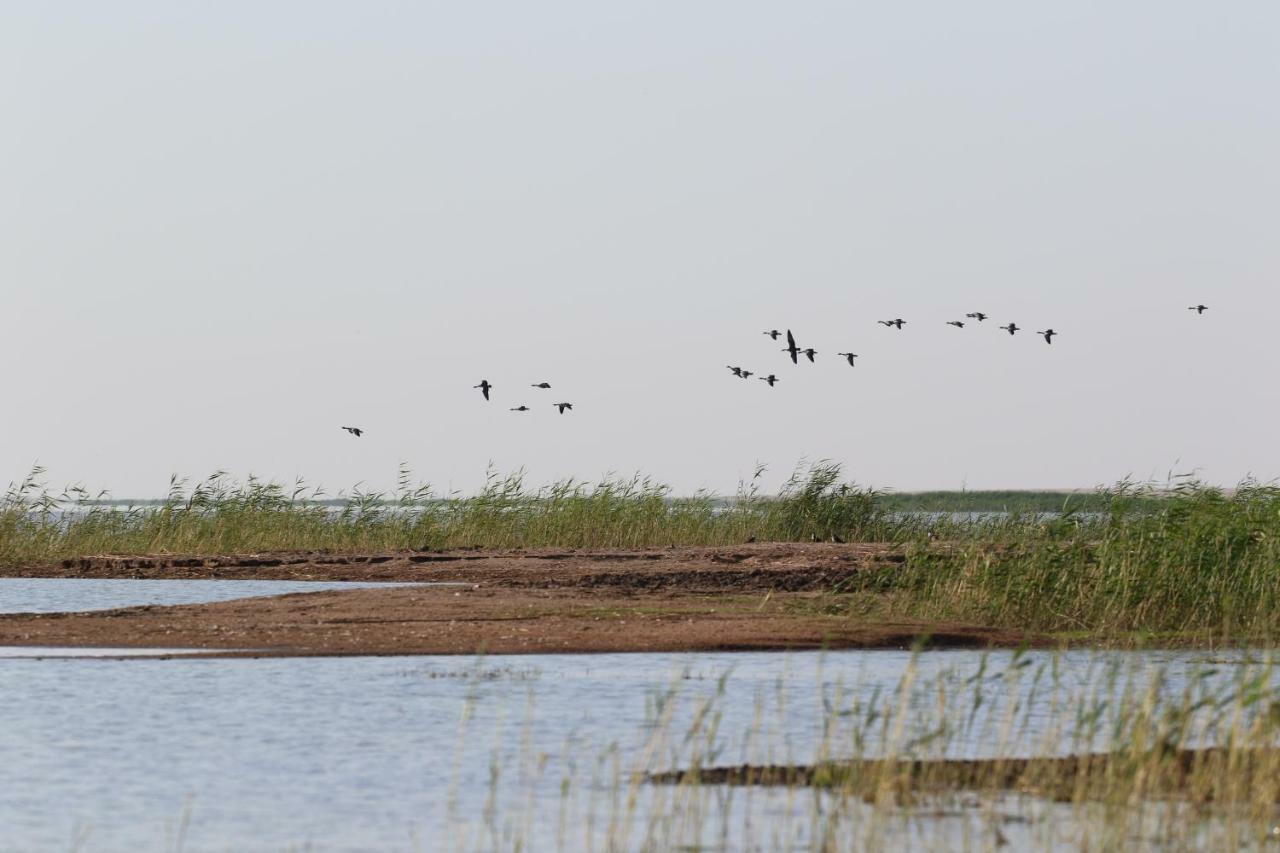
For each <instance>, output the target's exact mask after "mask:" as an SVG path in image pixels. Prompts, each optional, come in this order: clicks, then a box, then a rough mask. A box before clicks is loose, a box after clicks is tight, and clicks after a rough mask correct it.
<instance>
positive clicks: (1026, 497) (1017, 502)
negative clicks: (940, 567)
mask: <svg viewBox="0 0 1280 853" xmlns="http://www.w3.org/2000/svg"><path fill="white" fill-rule="evenodd" d="M878 494H879V496H880V500H881V502H882V503H883V505H884V506H885V507H887V508H889V509H892V510H895V511H898V512H1039V513H1052V512H1062V511H1063V509H1064V508H1065V507H1068V506H1070V507H1074V508H1075V509H1076V511H1084V512H1100V511H1102V510H1104V509H1105V508H1106V506H1107V502H1108V500H1109V497H1108V495H1107V494H1106V493H1105V491H1099V490H1084V489H1081V490H1070V491H1054V490H1047V491H1038V490H1031V489H1027V490H1020V489H1004V490H997V489H993V490H986V491H983V490H978V491H946V490H937V491H923V492H896V491H883V492H879V493H878ZM664 499H665V500H666V501H667V502H668V503H676V502H679V501H681V500H686V498H680V497H672V496H665V497H664ZM688 499H689V500H709V501H710V502H711V503H712V504H713V505H715V506H719V507H724V508H728V507H732V506H733V505H734V504H735V503H736V502H737V501H738V498H737V497H736V496H733V495H717V496H712V497H707V498H697V497H695V498H688ZM450 500H466V498H462V497H455V498H435V499H430V500H427V501H424V502H423V503H422V504H420V505H422V506H426V505H429V504H433V503H444V502H447V501H450ZM759 500H768V496H761V497H760V498H759ZM309 502H310V503H314V504H316V505H318V506H326V507H343V506H346V505H347V504H349V503H350V502H351V498H348V497H332V498H315V499H310V501H309ZM378 502H379V503H380V504H381V505H383V506H399V505H400V502H399V501H397V500H395V499H392V498H386V497H383V498H381V499H379V501H378ZM167 503H169V499H168V498H90V499H87V500H84V501H80V502H79V505H80V506H86V507H91V506H110V507H130V506H137V507H156V506H164V505H165V504H167Z"/></svg>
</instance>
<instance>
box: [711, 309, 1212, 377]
mask: <svg viewBox="0 0 1280 853" xmlns="http://www.w3.org/2000/svg"><path fill="white" fill-rule="evenodd" d="M1187 310H1188V311H1194V312H1196V314H1203V313H1204V312H1205V311H1208V310H1209V306H1208V305H1192V306H1190V307H1189V308H1187ZM964 316H965V319H966V320H976V321H977V322H979V323H981V322H982V321H984V320H987V319H989V318H990V315H988V314H985V313H983V312H982V311H973V312H971V313H969V314H965V315H964ZM876 322H877V323H879V324H880V325H881V326H886V327H888V328H891V329H897V330H898V331H902V327H903V326H905V325H906V324H907V321H906V320H904V319H902V318H901V317H895V318H894V319H892V320H877V321H876ZM947 325H948V326H955V327H956V328H957V329H963V328H964V326H965V321H964V320H948V321H947ZM1000 329H1001V330H1003V331H1006V332H1008V333H1009V334H1010V335H1016V334H1017V333H1018V332H1021V331H1025V330H1024V329H1023V328H1022V327H1021V326H1019V325H1018V324H1017V323H1014V322H1010V323H1009V325H1007V326H1001V327H1000ZM764 334H766V335H768V336H769V338H770V339H771V340H774V341H776V340H778V339H779V338H780V337H782V334H783V333H782V332H781V331H779V330H778V329H770V330H769V331H767V332H765V333H764ZM1036 334H1037V335H1039V336H1040V337H1042V338H1044V342H1045V343H1046V344H1052V343H1053V339H1054V338H1055V337H1056V336H1057V335H1058V333H1057V332H1056V331H1054V330H1053V329H1052V328H1049V329H1045V330H1044V331H1042V332H1036ZM786 335H787V345H786V347H785V348H784V349H783V350H782V351H783V352H785V353H786V354H787V355H789V356H791V363H792V364H799V363H800V356H802V355H803V356H804V357H805V358H807V359H809V361H810V362H813V360H814V358H813V357H814V356H815V355H817V354H818V351H817V350H816V349H814V348H813V347H804V348H802V347H801V346H800V345H799V344H797V343H796V336H795V335H794V334H792V332H791V330H790V329H787V331H786ZM836 355H838V356H840V357H841V358H843V359H844V360H845V361H847V362H849V366H850V367H853V366H854V359H856V358H857V357H858V354H857V353H856V352H839V353H836ZM725 366H726V367H728V368H729V370H730V371H731V372H732V373H733V375H734V376H736V377H738V378H739V379H750V378H751V377H752V376H756V374H755V372H754V371H751V370H746V369H745V368H742V367H738V366H737V365H733V364H727V365H725ZM756 378H757V379H759V380H760V381H761V382H767V383H768V384H769V387H770V388H772V387H773V386H774V384H775V383H777V382H780V381H782V380H780V379H778V377H777V376H774V375H773V374H772V373H770V374H769V375H768V376H756Z"/></svg>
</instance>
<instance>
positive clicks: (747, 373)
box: [742, 370, 756, 379]
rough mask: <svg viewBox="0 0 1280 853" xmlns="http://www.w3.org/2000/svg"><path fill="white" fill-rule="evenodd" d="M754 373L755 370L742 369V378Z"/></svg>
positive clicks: (748, 377) (749, 376)
mask: <svg viewBox="0 0 1280 853" xmlns="http://www.w3.org/2000/svg"><path fill="white" fill-rule="evenodd" d="M755 375H756V372H755V371H754V370H744V371H742V378H743V379H750V378H751V377H752V376H755Z"/></svg>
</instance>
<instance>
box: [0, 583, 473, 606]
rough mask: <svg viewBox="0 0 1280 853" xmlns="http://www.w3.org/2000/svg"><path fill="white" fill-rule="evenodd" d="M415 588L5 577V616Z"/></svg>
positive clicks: (1, 593)
mask: <svg viewBox="0 0 1280 853" xmlns="http://www.w3.org/2000/svg"><path fill="white" fill-rule="evenodd" d="M415 585H416V584H409V583H360V582H351V581H255V580H134V579H99V578H0V613H62V612H70V611H76V612H79V611H85V610H112V609H115V608H117V607H138V606H141V605H166V604H205V603H209V602H214V601H232V600H234V599H237V598H259V597H262V596H268V595H285V594H287V593H292V592H324V591H326V590H336V589H366V588H371V587H390V586H415ZM467 585H468V586H470V584H467Z"/></svg>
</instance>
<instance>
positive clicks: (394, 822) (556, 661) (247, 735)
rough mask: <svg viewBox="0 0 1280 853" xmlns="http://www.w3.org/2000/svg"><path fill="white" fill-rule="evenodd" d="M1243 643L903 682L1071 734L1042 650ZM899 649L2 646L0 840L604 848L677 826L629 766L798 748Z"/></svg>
mask: <svg viewBox="0 0 1280 853" xmlns="http://www.w3.org/2000/svg"><path fill="white" fill-rule="evenodd" d="M1246 659H1247V656H1246V655H1244V654H1238V653H1228V654H1225V655H1224V654H1221V653H1218V654H1215V655H1214V656H1213V657H1212V659H1210V657H1209V656H1208V655H1206V654H1204V653H1199V652H1170V653H1141V654H1140V653H1124V652H1114V653H1105V654H1100V653H1092V652H1067V653H1063V654H1061V655H1059V656H1057V657H1056V658H1054V657H1053V656H1052V655H1050V654H1048V653H1042V652H1033V653H1029V654H1026V655H1023V656H1021V657H1019V656H1017V655H1015V654H1014V653H1012V652H996V653H991V654H988V655H985V656H984V655H982V654H980V653H976V652H969V651H948V652H928V653H924V654H921V655H919V656H918V657H916V658H915V659H914V671H915V672H916V673H917V675H916V677H915V681H914V685H915V686H914V687H913V688H912V691H911V693H912V695H913V696H915V695H916V694H917V693H918V696H917V698H914V699H911V700H910V701H911V703H912V707H913V708H914V707H915V703H916V702H919V703H920V718H921V720H922V721H923V720H924V718H925V717H927V716H928V713H927V712H928V709H930V708H932V707H934V706H936V705H937V702H936V701H935V700H936V697H937V695H938V694H939V691H944V690H945V691H955V690H958V689H959V687H960V685H963V684H964V683H965V681H966V679H972V678H973V677H974V676H976V675H978V674H979V673H982V676H981V678H982V679H983V680H988V681H989V682H990V685H991V688H990V690H989V691H988V692H989V693H990V699H989V704H987V705H984V714H988V715H989V716H990V720H991V721H994V722H999V720H1001V719H1002V715H1003V714H1004V709H1007V708H1009V707H1011V706H1010V705H1009V702H1010V701H1011V700H1013V699H1015V698H1019V699H1021V700H1022V702H1023V704H1025V706H1026V707H1027V708H1028V709H1029V712H1028V713H1027V718H1028V723H1027V724H1026V732H1025V733H1024V735H1022V737H1023V738H1024V739H1025V741H1026V742H1025V743H1021V741H1019V742H1018V743H1015V744H1014V747H1015V748H1014V749H1013V751H1015V752H1016V751H1018V748H1024V749H1032V748H1034V747H1035V746H1036V745H1037V744H1042V743H1043V742H1045V741H1046V740H1047V741H1048V742H1051V743H1054V744H1056V745H1057V747H1056V748H1058V749H1060V750H1062V751H1065V750H1067V749H1069V748H1071V747H1072V746H1073V744H1070V743H1068V742H1066V741H1061V739H1060V738H1059V737H1058V735H1056V734H1055V733H1053V732H1050V731H1047V730H1046V728H1045V726H1044V725H1042V724H1041V723H1040V722H1037V721H1038V720H1048V719H1049V715H1048V708H1049V705H1048V701H1049V693H1048V692H1047V691H1044V690H1043V689H1041V688H1033V685H1032V682H1033V680H1035V677H1034V675H1033V674H1034V672H1036V671H1039V672H1041V673H1044V672H1047V671H1049V670H1050V669H1051V668H1054V667H1056V669H1057V671H1058V673H1059V678H1060V682H1061V685H1062V687H1061V689H1060V691H1059V699H1061V698H1062V697H1063V696H1066V697H1068V698H1069V697H1072V696H1078V695H1084V694H1087V693H1088V692H1089V691H1091V690H1092V691H1094V692H1095V693H1096V692H1098V691H1103V692H1105V690H1106V689H1108V688H1107V686H1106V685H1107V678H1108V672H1109V669H1108V668H1109V667H1112V668H1114V671H1115V672H1117V673H1121V674H1125V675H1127V677H1132V678H1135V679H1137V680H1138V681H1139V682H1141V681H1142V680H1143V679H1144V678H1147V677H1148V676H1149V673H1150V671H1151V670H1150V668H1151V667H1152V666H1153V665H1160V666H1162V667H1164V669H1165V673H1166V677H1165V680H1164V682H1163V684H1162V687H1161V689H1162V690H1164V691H1168V692H1169V693H1170V695H1177V694H1178V692H1179V691H1180V690H1181V689H1182V688H1183V687H1185V686H1186V685H1187V683H1188V680H1189V679H1193V678H1198V676H1197V675H1196V674H1197V672H1198V671H1200V670H1203V669H1204V668H1205V667H1206V666H1212V667H1213V668H1214V669H1215V670H1216V671H1215V672H1213V673H1211V674H1210V675H1208V676H1206V677H1204V678H1199V680H1200V681H1203V682H1205V683H1214V684H1227V683H1229V682H1230V681H1231V679H1233V678H1234V677H1235V674H1236V673H1237V672H1238V671H1240V670H1242V669H1243V668H1244V667H1242V666H1239V665H1238V664H1239V663H1240V662H1242V661H1244V660H1246ZM911 664H912V656H911V654H910V653H908V652H898V651H870V652H868V651H848V652H835V653H826V654H821V653H794V654H768V653H737V654H696V655H689V654H632V655H591V656H588V655H582V656H573V655H562V656H555V655H541V656H532V655H531V656H501V657H489V658H484V659H480V660H477V659H469V658H459V657H398V658H395V657H393V658H289V659H257V660H254V659H226V660H195V659H189V660H184V659H171V660H93V659H64V660H13V659H9V660H0V828H3V829H2V830H0V850H5V851H7V850H68V849H81V850H123V849H137V850H160V849H165V850H168V849H177V848H181V849H183V850H187V851H206V850H209V851H213V850H281V849H289V848H292V849H301V848H303V847H305V846H306V845H310V847H309V848H308V849H313V850H369V849H379V850H415V849H417V850H436V849H450V848H466V849H493V848H503V849H508V848H511V847H514V846H515V844H516V842H517V840H520V841H523V843H524V847H525V849H534V850H542V849H557V848H563V849H581V848H584V847H587V846H591V847H594V848H595V849H603V848H604V847H606V846H607V843H608V841H609V839H610V834H611V833H612V838H613V840H614V841H615V845H614V846H615V847H616V848H617V849H636V848H638V847H641V846H643V842H644V840H645V838H646V833H649V834H651V836H652V837H657V838H665V839H668V840H670V839H672V838H676V837H679V838H680V839H682V840H688V835H689V832H691V831H692V830H689V829H688V828H687V827H686V828H681V827H674V828H673V827H672V826H669V825H666V824H664V823H663V822H662V821H661V820H657V821H651V820H650V817H651V816H652V815H654V814H664V813H669V810H668V809H666V808H665V807H661V806H660V805H658V804H659V803H661V802H664V801H665V800H664V798H669V797H672V796H674V795H675V793H674V792H675V791H676V789H674V788H669V787H662V786H648V785H641V786H638V787H636V788H635V789H634V790H633V789H631V788H630V787H629V786H628V782H627V780H628V775H627V774H628V773H629V772H630V771H631V770H633V769H646V768H647V769H668V768H671V767H675V766H683V765H684V764H685V763H687V761H688V760H689V758H690V755H691V754H692V753H693V752H694V751H697V750H698V749H699V748H700V747H699V745H700V744H702V743H704V742H705V743H707V744H708V745H709V746H708V750H709V752H708V757H709V761H708V763H722V764H725V763H741V762H747V761H750V762H756V763H759V762H778V763H781V762H804V761H809V760H811V759H813V758H814V757H815V753H816V750H817V748H818V745H819V743H820V742H821V741H822V739H823V730H822V726H821V721H822V720H823V719H824V717H825V716H826V714H825V713H824V712H823V708H824V703H825V704H826V705H829V706H831V707H833V708H834V709H835V710H836V711H839V710H841V709H844V708H852V707H853V704H854V703H855V702H858V701H864V702H865V701H867V700H869V699H871V698H872V697H873V696H877V695H879V696H880V697H881V698H882V699H888V700H893V698H894V696H895V690H896V689H897V687H898V685H899V680H900V678H901V677H902V675H903V673H904V672H906V671H907V670H908V669H909V668H911ZM1037 690H1039V692H1038V693H1037ZM1033 694H1034V695H1033ZM949 695H953V696H955V695H958V694H956V693H954V692H952V693H950V694H949ZM1037 697H1038V698H1037ZM894 701H897V700H894ZM700 709H703V710H706V711H709V712H710V713H702V714H701V716H699V715H700V713H701V712H700ZM968 711H969V709H968V707H967V706H966V707H959V708H958V709H957V711H956V715H958V716H964V715H965V714H967V713H968ZM697 719H701V720H702V721H703V726H702V728H703V730H706V729H708V728H709V726H708V725H707V724H708V723H710V722H711V721H712V720H718V724H717V726H716V729H715V733H714V734H713V735H703V734H699V735H696V736H694V737H693V738H691V739H689V740H687V741H686V740H685V738H684V736H685V733H687V732H690V731H692V730H695V729H697V728H698V727H697V726H696V725H695V722H694V721H695V720H697ZM910 728H911V727H908V731H906V732H905V733H904V737H909V736H911V735H912V732H911V730H910ZM990 728H991V727H990V726H986V727H985V728H984V726H983V725H982V723H981V721H980V723H979V725H978V726H977V731H970V732H969V733H968V734H965V733H961V734H960V735H958V736H957V738H956V739H955V741H954V743H952V744H951V745H950V746H948V747H947V749H946V750H945V752H946V753H947V754H955V755H958V754H982V753H984V752H989V751H990V750H991V749H992V744H991V742H990V741H989V735H990ZM983 731H985V732H986V734H983V733H982V732H983ZM874 736H875V735H874V732H873V733H872V737H873V738H874ZM1019 744H1021V746H1019ZM1094 745H1095V746H1102V745H1105V744H1103V743H1101V742H1098V743H1095V744H1094ZM1074 746H1079V745H1078V744H1075V745H1074ZM849 748H850V747H849V740H848V738H847V736H846V735H845V734H840V733H837V734H836V735H835V736H834V737H832V738H831V749H832V751H833V752H834V753H836V754H840V753H841V752H842V751H843V752H844V754H849V753H848V750H849ZM873 751H874V750H873ZM697 796H700V797H702V798H703V799H704V800H705V801H706V804H705V808H706V812H707V814H706V816H705V820H704V821H703V823H701V824H699V823H695V824H694V825H695V826H702V827H703V828H702V829H701V830H699V831H696V832H695V834H696V835H697V836H698V838H699V840H700V841H701V843H703V844H710V845H711V846H712V847H720V848H727V849H739V848H741V847H744V846H751V845H755V846H756V847H763V848H765V849H769V848H772V847H775V846H778V847H786V846H789V845H793V844H794V845H807V844H809V843H811V842H812V841H813V839H814V833H815V832H816V831H817V830H816V829H815V828H814V826H815V824H814V820H815V817H818V816H820V815H821V813H822V811H823V809H824V808H826V806H824V796H823V795H816V794H812V793H809V792H799V793H788V792H785V791H778V790H754V791H752V790H742V789H739V790H736V791H734V790H726V789H714V788H712V789H705V791H699V792H698V793H697ZM1030 808H1031V810H1032V811H1035V810H1037V809H1038V810H1040V811H1041V812H1049V813H1051V812H1053V810H1054V809H1055V808H1058V807H1054V806H1051V805H1048V804H1033V805H1032V806H1031V807H1030ZM1067 817H1068V818H1070V817H1071V816H1070V815H1068V816H1067ZM589 818H590V819H589ZM1075 819H1077V820H1078V819H1079V818H1078V817H1076V818H1075ZM1042 827H1043V825H1042V824H1025V825H1024V824H1022V823H1017V824H1012V823H1011V824H1010V825H1008V826H1007V827H1006V828H1005V830H1004V831H1005V835H1006V836H1008V837H1009V838H1011V839H1013V841H1014V844H1015V846H1014V847H1011V848H1010V849H1019V848H1018V846H1017V845H1018V842H1019V839H1022V840H1023V841H1029V839H1030V836H1026V837H1023V836H1020V835H1018V833H1030V832H1033V831H1036V832H1039V831H1041V830H1042ZM877 831H880V832H882V833H884V834H883V835H882V836H878V837H879V842H878V843H881V842H883V843H890V842H892V843H893V844H896V845H898V846H902V845H908V846H914V847H917V848H919V847H922V846H926V842H927V846H936V844H935V841H936V840H937V839H941V841H942V843H943V844H944V846H967V845H968V843H969V842H968V841H967V840H966V839H969V838H970V833H972V834H973V839H976V840H975V841H974V844H975V845H976V846H978V847H982V846H986V845H988V844H989V843H990V836H989V828H988V827H987V823H986V818H981V817H980V816H979V815H978V813H976V812H972V810H969V811H966V810H964V809H960V810H959V811H957V812H956V813H955V814H952V813H950V812H948V813H946V814H940V815H935V817H934V818H933V819H932V820H929V821H925V822H924V823H913V822H910V821H907V822H901V821H899V822H896V823H894V824H893V825H891V826H887V827H884V828H882V829H881V830H877ZM664 833H665V834H664ZM939 833H940V835H939ZM930 839H934V840H933V841H931V840H930ZM1050 840H1052V839H1050ZM962 841H963V842H964V844H963V845H962V844H961V842H962ZM917 842H918V843H917ZM1055 843H1056V842H1055ZM77 844H78V845H79V846H78V847H77ZM657 846H659V847H666V846H668V845H667V844H663V843H660V844H658V845H657ZM1037 846H1043V845H1039V844H1038V845H1037ZM1049 846H1053V844H1050V845H1049Z"/></svg>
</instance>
